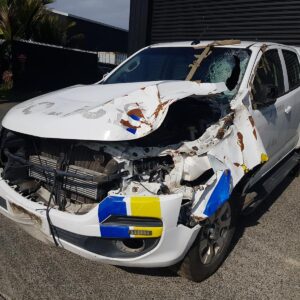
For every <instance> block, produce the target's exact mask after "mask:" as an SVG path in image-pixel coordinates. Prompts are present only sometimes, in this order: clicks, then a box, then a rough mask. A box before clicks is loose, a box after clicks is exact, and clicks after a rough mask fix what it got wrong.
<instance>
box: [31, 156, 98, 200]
mask: <svg viewBox="0 0 300 300" xmlns="http://www.w3.org/2000/svg"><path fill="white" fill-rule="evenodd" d="M29 161H30V162H31V163H33V164H35V165H39V166H43V167H48V168H52V169H56V168H57V167H58V165H57V161H56V160H54V159H52V158H48V157H45V156H37V155H33V156H30V158H29ZM65 171H67V172H70V173H73V174H77V175H83V176H100V175H101V173H98V172H95V171H93V170H89V169H85V168H82V167H78V166H74V165H70V166H68V168H67V169H66V170H65ZM29 176H30V177H32V178H35V179H37V180H40V181H42V182H45V183H48V184H50V185H51V184H53V183H54V171H48V170H47V171H44V170H41V169H40V168H37V167H35V166H31V167H30V168H29ZM62 189H63V190H65V191H70V192H73V193H75V194H79V195H82V196H85V197H88V198H91V199H94V200H97V198H98V183H95V182H93V181H88V180H83V179H79V178H71V177H64V180H63V185H62Z"/></svg>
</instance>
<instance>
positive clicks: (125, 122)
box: [120, 119, 140, 129]
mask: <svg viewBox="0 0 300 300" xmlns="http://www.w3.org/2000/svg"><path fill="white" fill-rule="evenodd" d="M120 123H121V124H122V125H123V126H125V127H129V128H132V129H137V128H140V126H133V125H132V124H130V122H129V121H126V120H123V119H122V120H121V121H120Z"/></svg>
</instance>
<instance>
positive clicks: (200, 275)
mask: <svg viewBox="0 0 300 300" xmlns="http://www.w3.org/2000/svg"><path fill="white" fill-rule="evenodd" d="M226 210H229V211H230V221H229V222H228V220H227V223H228V226H225V227H227V229H226V231H225V229H221V230H219V229H214V228H217V227H219V228H221V227H222V226H220V225H218V218H219V216H218V214H219V215H222V213H224V211H226ZM225 214H226V213H225ZM237 214H238V213H237V207H236V205H234V204H233V201H232V200H229V201H228V202H226V203H224V205H223V206H222V207H220V208H219V209H218V211H217V212H216V213H215V214H214V215H213V216H212V217H211V218H209V219H208V220H207V222H206V223H205V224H203V227H202V228H201V230H200V232H199V234H198V236H197V238H196V240H195V242H194V244H193V246H192V247H191V248H190V250H189V251H188V253H187V255H186V256H185V258H184V259H183V261H182V262H181V264H180V266H179V269H178V274H179V275H180V276H182V277H185V278H188V279H190V280H192V281H195V282H200V281H203V280H205V279H206V278H208V277H209V276H211V275H212V274H213V273H214V272H216V271H217V270H218V268H219V267H220V265H221V264H222V263H223V261H224V260H225V258H226V257H227V254H228V252H229V250H230V248H231V242H232V238H233V235H234V232H235V224H236V219H237ZM221 217H222V216H221ZM224 219H225V217H224V218H223V220H224ZM220 223H223V221H222V222H220ZM223 225H224V223H223ZM225 227H224V228H225ZM211 228H213V229H211ZM217 231H218V233H217V234H216V232H217ZM218 234H219V236H220V237H219V238H220V239H221V240H219V241H218V242H216V241H217V238H218ZM213 238H215V239H213ZM205 240H206V241H205ZM205 243H207V246H206V248H207V250H206V248H205ZM220 245H221V246H220Z"/></svg>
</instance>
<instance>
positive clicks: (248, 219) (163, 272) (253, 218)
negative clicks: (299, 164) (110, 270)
mask: <svg viewBox="0 0 300 300" xmlns="http://www.w3.org/2000/svg"><path fill="white" fill-rule="evenodd" d="M294 178H295V177H294V176H292V175H289V176H287V177H286V178H285V179H284V180H283V181H282V183H281V184H280V185H279V186H278V187H277V188H276V189H275V190H274V191H273V192H272V193H270V195H269V196H268V197H267V198H266V199H265V201H263V202H262V203H261V204H260V205H259V206H258V207H257V208H256V209H255V210H254V211H253V212H252V213H251V214H249V215H246V216H245V215H241V216H240V217H239V219H238V222H237V228H236V232H235V235H234V237H233V240H232V244H231V248H230V250H229V252H228V254H227V256H228V255H229V254H230V253H231V252H232V251H233V250H234V248H235V246H236V245H237V243H238V241H239V240H240V239H241V238H242V236H243V235H244V233H245V230H246V228H247V227H252V226H256V225H259V224H260V223H259V219H260V218H261V217H262V216H263V215H264V214H265V213H266V212H268V211H269V210H270V208H271V207H272V205H273V204H274V203H275V201H276V200H277V199H278V198H279V197H280V196H281V194H282V193H283V192H284V191H285V190H286V188H287V187H288V186H289V185H290V184H291V182H292V181H293V180H294ZM118 268H120V269H122V270H124V271H126V272H128V273H134V274H139V275H146V276H157V277H178V275H177V274H176V271H175V270H176V266H174V267H171V268H147V269H146V268H127V267H118Z"/></svg>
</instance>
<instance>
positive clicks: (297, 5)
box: [150, 0, 300, 45]
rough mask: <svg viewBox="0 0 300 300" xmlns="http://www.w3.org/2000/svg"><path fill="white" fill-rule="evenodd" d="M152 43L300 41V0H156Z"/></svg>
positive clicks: (292, 42)
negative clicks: (227, 40) (223, 40)
mask: <svg viewBox="0 0 300 300" xmlns="http://www.w3.org/2000/svg"><path fill="white" fill-rule="evenodd" d="M151 23H152V28H151V30H150V32H151V33H150V34H151V43H157V42H165V41H178V40H193V39H200V40H201V39H202V40H204V39H208V40H211V39H213V40H215V39H227V38H237V39H243V40H258V41H259V40H262V41H275V42H281V43H285V44H297V45H300V1H299V0H286V1H283V0H282V1H276V0H218V1H211V0H184V1H183V0H153V8H152V22H151Z"/></svg>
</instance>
